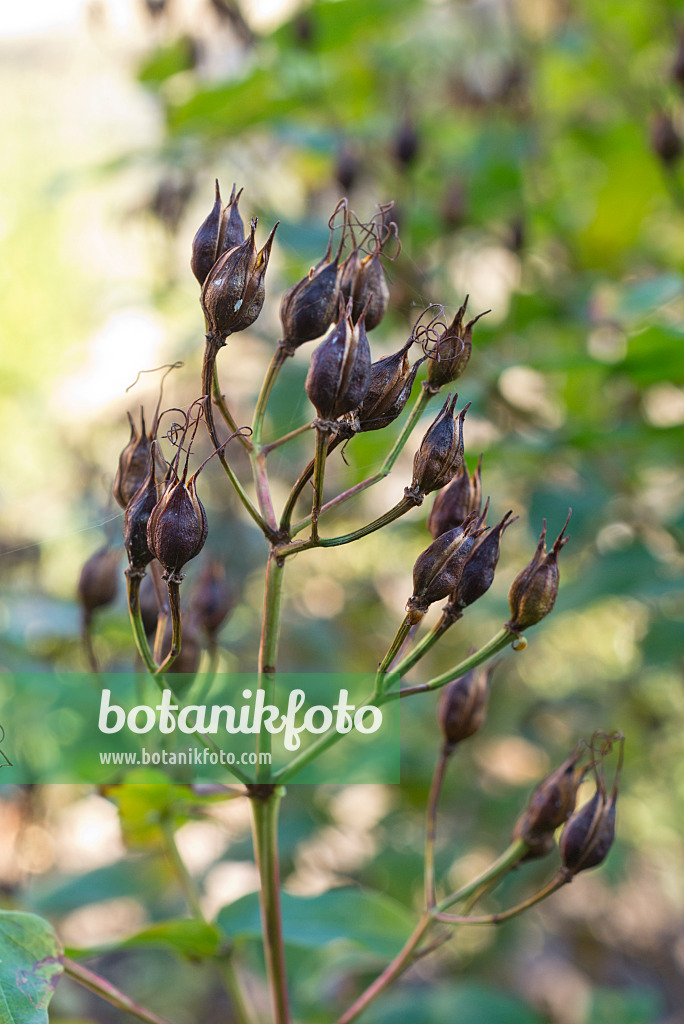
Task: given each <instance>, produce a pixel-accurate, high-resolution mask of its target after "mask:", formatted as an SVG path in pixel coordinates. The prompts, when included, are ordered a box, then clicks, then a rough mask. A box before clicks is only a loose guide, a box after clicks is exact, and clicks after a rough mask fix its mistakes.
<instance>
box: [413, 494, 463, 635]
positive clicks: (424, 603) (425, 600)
mask: <svg viewBox="0 0 684 1024" xmlns="http://www.w3.org/2000/svg"><path fill="white" fill-rule="evenodd" d="M478 524H479V520H478V516H477V513H476V512H473V513H472V514H471V516H469V518H468V519H466V521H465V523H463V525H462V526H456V527H454V529H453V530H449V531H448V532H447V533H443V534H442V536H441V537H438V538H437V540H433V542H432V544H430V546H429V547H427V548H426V549H425V551H423V552H422V553H421V554H420V555H419V556H418V558H417V559H416V562H415V565H414V566H413V594H412V595H411V597H410V598H409V600H408V603H407V605H406V608H407V610H408V613H409V617H410V618H411V620H412V622H413V621H416V622H417V621H419V620H420V618H421V617H422V616H423V615H424V614H425V612H426V611H427V609H428V608H429V606H430V605H431V604H434V602H435V601H441V600H442V599H443V598H445V597H447V596H448V595H449V594H450V593H451V592H452V590H454V588H455V587H456V585H457V584H458V581H459V579H460V578H461V573H462V572H463V566H464V565H465V563H466V561H467V559H468V556H469V555H470V552H471V551H472V549H473V545H474V544H475V540H476V538H477V536H479V531H481V527H479V525H478Z"/></svg>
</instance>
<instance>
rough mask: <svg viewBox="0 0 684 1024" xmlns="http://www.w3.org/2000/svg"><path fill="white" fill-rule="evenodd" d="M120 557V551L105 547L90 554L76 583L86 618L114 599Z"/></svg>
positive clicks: (117, 583) (117, 582) (117, 585)
mask: <svg viewBox="0 0 684 1024" xmlns="http://www.w3.org/2000/svg"><path fill="white" fill-rule="evenodd" d="M120 557H121V552H120V551H115V550H114V548H111V547H110V546H109V545H105V547H102V548H99V550H97V551H96V552H95V553H94V554H92V555H91V556H90V558H88V560H87V561H86V562H85V564H84V565H83V568H82V569H81V575H80V577H79V581H78V599H79V601H80V602H81V606H82V608H83V611H84V613H85V615H86V617H87V618H90V616H91V615H92V613H93V612H94V611H95V609H96V608H104V607H105V606H106V605H108V604H111V603H112V601H113V600H114V598H115V597H116V592H117V590H118V587H119V574H118V571H117V568H118V564H119V558H120Z"/></svg>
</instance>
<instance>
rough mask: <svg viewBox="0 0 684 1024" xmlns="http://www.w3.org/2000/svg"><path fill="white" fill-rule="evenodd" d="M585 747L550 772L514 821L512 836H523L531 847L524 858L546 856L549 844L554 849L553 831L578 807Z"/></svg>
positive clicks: (584, 770) (583, 770) (576, 750)
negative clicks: (578, 765)
mask: <svg viewBox="0 0 684 1024" xmlns="http://www.w3.org/2000/svg"><path fill="white" fill-rule="evenodd" d="M582 751H583V747H582V746H579V745H578V747H577V748H576V749H575V751H574V752H573V753H572V754H571V755H570V757H568V758H567V759H566V760H565V761H564V762H563V764H562V765H560V767H559V768H556V769H555V771H553V772H551V774H550V775H547V777H546V778H545V779H544V781H543V782H541V783H540V784H539V785H538V786H537V788H536V789H535V791H534V793H533V794H532V796H531V797H530V801H529V803H528V805H527V807H526V808H525V810H524V811H523V812H522V814H521V815H520V817H519V818H518V820H517V822H516V823H515V827H514V829H513V839H522V840H523V842H524V843H526V844H527V846H528V847H529V848H530V849H529V852H528V853H527V854H526V858H525V859H529V860H531V859H534V858H536V857H541V856H546V854H547V853H548V852H549V845H550V847H551V849H552V848H553V846H554V845H555V844H554V842H553V834H554V832H555V831H556V829H557V828H559V826H560V825H564V824H565V822H566V821H567V820H568V818H569V817H570V815H571V814H572V813H573V811H574V810H575V803H576V801H577V790H578V789H579V787H580V783H581V782H582V779H583V778H584V775H585V772H586V769H584V768H578V767H577V763H578V761H579V759H580V757H581V755H582ZM549 838H550V839H551V844H549Z"/></svg>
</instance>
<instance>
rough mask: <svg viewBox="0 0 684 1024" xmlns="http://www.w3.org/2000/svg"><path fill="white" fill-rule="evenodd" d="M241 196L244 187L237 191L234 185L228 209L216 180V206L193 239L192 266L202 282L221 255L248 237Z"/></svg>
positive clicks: (201, 282) (201, 283) (202, 282)
mask: <svg viewBox="0 0 684 1024" xmlns="http://www.w3.org/2000/svg"><path fill="white" fill-rule="evenodd" d="M241 195H242V189H240V191H239V192H238V193H237V194H236V191H235V185H233V191H232V192H231V196H230V200H229V202H228V205H227V206H226V207H225V209H224V208H223V205H222V202H221V192H220V189H219V183H218V181H217V182H216V198H215V200H214V205H213V207H212V209H211V212H210V213H209V216H208V217H207V218H206V220H204V221H203V223H202V224H201V225H200V227H199V228H198V230H197V234H196V235H195V237H194V238H193V240H192V255H191V257H190V267H191V269H192V272H193V274H194V275H195V277H196V278H197V280H198V281H199V283H200V285H203V284H204V282H205V281H206V279H207V277H208V276H209V273H210V271H211V268H212V267H213V266H214V264H215V263H216V261H217V259H218V258H219V256H222V255H223V253H224V252H227V251H228V250H229V249H233V248H235V247H236V246H238V245H241V244H242V242H244V240H245V229H244V225H243V223H242V217H241V216H240V211H239V210H238V202H239V199H240V196H241Z"/></svg>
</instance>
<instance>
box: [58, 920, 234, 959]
mask: <svg viewBox="0 0 684 1024" xmlns="http://www.w3.org/2000/svg"><path fill="white" fill-rule="evenodd" d="M220 945H221V934H220V932H219V930H218V928H215V927H214V926H213V925H211V924H206V923H205V922H204V921H196V920H192V919H191V918H180V919H178V920H170V921H160V922H158V923H157V924H152V925H150V926H149V927H148V928H144V929H143V930H142V931H140V932H138V933H137V935H132V936H131V937H130V938H128V939H125V940H124V941H123V942H116V943H112V944H111V945H109V944H108V945H106V946H98V947H97V948H95V949H70V950H69V951H68V954H69V956H70V957H72V958H73V959H78V960H81V959H85V958H87V957H90V956H100V955H102V954H103V953H107V952H110V951H112V950H121V949H136V948H140V947H146V948H148V949H170V950H171V951H172V952H174V953H178V954H180V955H181V956H188V957H199V958H204V957H212V956H216V954H217V953H218V952H219V948H220Z"/></svg>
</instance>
